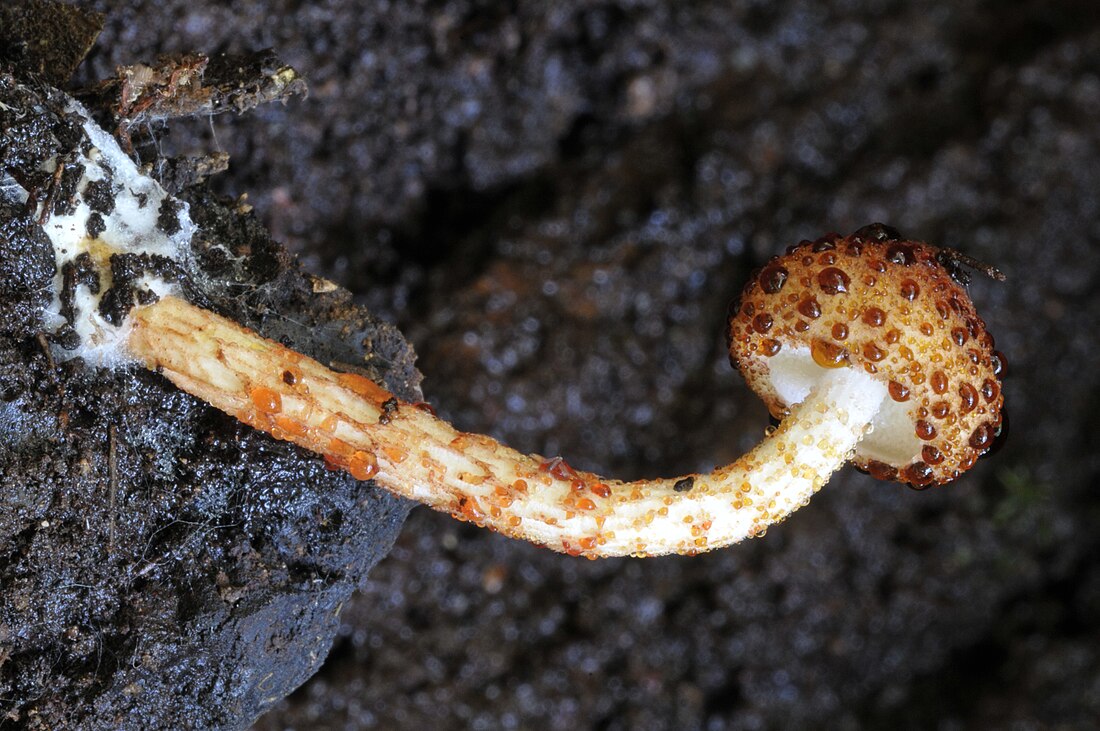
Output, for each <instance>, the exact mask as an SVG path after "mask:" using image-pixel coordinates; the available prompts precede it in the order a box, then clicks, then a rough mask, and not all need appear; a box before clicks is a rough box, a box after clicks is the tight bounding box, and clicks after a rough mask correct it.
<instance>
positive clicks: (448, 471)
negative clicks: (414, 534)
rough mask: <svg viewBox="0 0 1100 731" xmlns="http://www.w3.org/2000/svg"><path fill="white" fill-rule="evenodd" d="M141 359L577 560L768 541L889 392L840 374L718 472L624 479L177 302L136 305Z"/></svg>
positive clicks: (135, 342)
mask: <svg viewBox="0 0 1100 731" xmlns="http://www.w3.org/2000/svg"><path fill="white" fill-rule="evenodd" d="M133 318H134V324H133V329H132V332H131V334H130V338H129V349H130V350H131V352H132V353H133V354H134V355H135V356H136V357H137V358H139V359H141V360H142V361H143V362H144V363H145V365H146V366H147V367H149V368H151V369H155V370H157V371H158V372H160V373H162V374H163V375H164V376H166V377H167V378H168V379H169V380H171V381H172V382H173V383H175V384H176V385H177V386H179V387H180V388H182V389H183V390H185V391H187V392H189V393H191V394H194V395H195V396H198V397H199V398H201V399H203V400H204V401H206V402H208V403H210V404H211V405H213V406H215V407H217V408H218V409H221V410H222V411H224V412H226V413H228V414H231V415H233V416H235V417H237V418H238V419H240V420H241V421H243V422H245V423H247V424H250V425H252V426H254V427H256V428H258V429H262V430H263V431H265V432H268V433H270V434H271V435H273V436H274V437H276V438H278V439H285V440H288V441H291V442H294V443H295V444H298V445H301V446H303V447H305V448H306V449H309V450H312V451H314V452H317V453H319V454H322V455H324V457H325V459H326V460H327V461H328V462H329V463H330V464H332V465H335V466H339V467H341V468H344V469H346V470H347V471H348V472H350V473H351V474H352V475H353V476H354V477H356V478H358V479H373V480H375V481H376V482H377V483H378V484H379V485H381V486H383V487H385V488H386V489H388V490H390V491H392V492H394V493H396V494H398V495H403V496H405V497H408V498H411V499H413V500H416V501H417V502H421V503H424V504H426V505H430V506H431V507H433V508H435V509H437V510H442V511H445V512H449V513H452V514H453V515H455V517H458V518H461V519H465V520H469V521H472V522H474V523H477V524H479V525H483V526H487V527H490V528H492V529H494V530H497V531H500V532H501V533H504V534H506V535H508V536H512V537H515V538H523V539H525V540H529V541H533V542H535V543H539V544H544V545H546V546H549V547H550V548H553V549H555V550H559V551H565V552H567V553H571V554H575V555H586V556H590V557H596V556H620V555H658V554H665V553H698V552H702V551H706V550H710V549H713V548H718V547H720V546H725V545H729V544H731V543H736V542H737V541H740V540H742V539H744V538H749V537H752V536H756V535H760V534H761V533H763V532H764V530H765V529H766V528H767V526H769V525H771V524H773V523H775V522H777V521H779V520H782V519H783V518H785V517H786V516H787V515H789V514H790V513H791V512H793V511H794V510H797V509H798V508H799V507H801V506H802V505H804V504H805V503H806V502H807V501H808V500H809V499H810V497H811V495H813V493H814V492H816V491H817V490H818V489H820V488H821V486H822V485H824V483H825V481H826V480H827V479H828V478H829V475H831V474H832V473H833V472H834V471H835V470H836V469H837V468H839V467H840V466H841V465H842V464H843V463H844V462H845V460H846V459H847V458H848V456H849V454H850V453H851V451H852V449H853V448H854V447H855V445H856V443H857V442H858V441H859V440H860V438H862V436H863V435H864V433H865V432H866V431H867V429H868V425H869V424H870V422H871V420H872V418H874V415H875V413H876V412H877V411H878V408H879V405H880V404H881V403H882V400H883V398H884V397H885V395H886V388H885V386H883V385H882V384H880V383H879V382H878V381H875V380H874V379H872V378H871V377H870V376H868V375H867V374H865V373H863V372H862V371H861V370H857V369H851V368H838V369H835V370H832V371H829V372H828V373H827V375H825V376H824V377H823V378H822V380H821V382H820V383H819V385H818V387H817V388H816V389H815V390H814V391H813V393H811V395H810V396H809V397H808V398H807V399H806V400H805V401H803V402H802V403H801V404H799V405H797V406H796V407H794V408H793V409H792V411H791V413H790V414H789V415H788V416H787V417H786V418H785V419H783V422H782V423H781V424H780V426H779V427H778V428H777V429H776V430H775V431H774V433H772V434H771V435H769V436H767V437H765V439H764V441H763V442H762V443H761V444H760V445H758V446H757V447H756V448H754V449H753V450H752V451H750V452H749V453H748V454H746V455H745V456H743V457H741V458H740V459H738V460H737V461H736V462H734V463H732V464H730V465H727V466H725V467H721V468H719V469H716V470H714V471H713V472H710V473H708V474H700V475H690V476H686V477H681V478H673V479H657V480H640V481H636V482H621V481H618V480H608V479H604V478H602V477H600V476H599V475H595V474H592V473H589V472H583V471H580V470H573V469H572V468H570V467H569V466H568V465H567V464H566V463H565V462H564V461H562V460H561V459H559V458H553V459H545V458H542V457H533V456H528V455H524V454H521V453H519V452H517V451H515V450H513V449H510V448H508V447H506V446H504V445H502V444H500V443H499V442H497V441H495V440H493V439H491V438H489V437H486V436H482V435H479V434H468V433H464V432H460V431H458V430H456V429H455V428H454V427H452V426H451V425H450V424H448V423H446V422H444V421H442V420H440V419H439V418H437V417H436V416H435V415H434V414H432V413H430V411H428V410H426V409H424V408H421V407H420V406H418V405H415V404H410V403H406V402H402V401H399V400H398V399H396V398H395V397H394V396H393V394H391V393H390V392H388V391H386V390H385V389H383V388H381V387H380V386H378V385H376V384H375V383H374V382H372V381H370V380H369V379H367V378H364V377H362V376H359V375H354V374H347V373H337V372H335V371H332V370H330V369H329V368H326V367H325V366H323V365H321V364H320V363H318V362H317V361H315V360H313V359H311V358H308V357H306V356H303V355H301V354H300V353H297V352H295V351H292V350H290V349H288V348H286V347H284V346H282V345H280V344H278V343H275V342H273V341H270V340H266V339H264V338H262V337H260V336H259V335H257V334H256V333H254V332H252V331H250V330H247V329H245V328H242V327H241V326H239V325H237V324H236V323H234V322H232V321H230V320H227V319H225V318H222V317H220V316H217V315H215V314H213V313H211V312H208V311H206V310H202V309H200V308H197V307H195V306H193V305H190V304H188V303H187V302H185V301H183V300H181V299H179V298H177V297H172V296H168V297H164V298H163V299H161V300H160V301H159V302H158V303H156V304H153V305H150V306H148V307H143V308H139V309H136V310H135V311H134V312H133Z"/></svg>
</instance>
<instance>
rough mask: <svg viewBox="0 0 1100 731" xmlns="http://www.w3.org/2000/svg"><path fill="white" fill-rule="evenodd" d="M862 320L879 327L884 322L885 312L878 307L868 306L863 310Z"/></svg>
mask: <svg viewBox="0 0 1100 731" xmlns="http://www.w3.org/2000/svg"><path fill="white" fill-rule="evenodd" d="M863 322H865V323H866V324H867V325H870V326H871V327H879V326H881V325H882V323H884V322H886V313H885V312H883V311H882V309H881V308H879V307H868V308H867V309H866V310H864V311H863Z"/></svg>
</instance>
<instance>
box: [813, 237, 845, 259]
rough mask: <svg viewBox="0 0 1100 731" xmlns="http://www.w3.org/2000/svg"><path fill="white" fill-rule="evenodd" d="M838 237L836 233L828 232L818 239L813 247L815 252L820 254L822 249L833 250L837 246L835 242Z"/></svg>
mask: <svg viewBox="0 0 1100 731" xmlns="http://www.w3.org/2000/svg"><path fill="white" fill-rule="evenodd" d="M836 238H838V237H837V235H836V234H827V235H825V236H822V237H821V238H820V239H816V240H815V241H814V243H813V246H812V247H811V249H812V250H813V252H814V253H815V254H819V253H821V252H822V251H832V250H833V249H835V248H836V244H835V243H833V241H834V239H836Z"/></svg>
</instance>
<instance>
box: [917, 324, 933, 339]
mask: <svg viewBox="0 0 1100 731" xmlns="http://www.w3.org/2000/svg"><path fill="white" fill-rule="evenodd" d="M920 332H921V335H923V336H924V337H926V338H927V337H931V336H932V333H933V332H934V330H933V329H932V323H930V322H922V323H921V324H920Z"/></svg>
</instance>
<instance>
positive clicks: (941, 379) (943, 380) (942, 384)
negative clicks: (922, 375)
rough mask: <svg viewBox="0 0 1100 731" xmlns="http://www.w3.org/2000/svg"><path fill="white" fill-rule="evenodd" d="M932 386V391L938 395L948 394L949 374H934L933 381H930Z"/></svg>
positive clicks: (937, 372)
mask: <svg viewBox="0 0 1100 731" xmlns="http://www.w3.org/2000/svg"><path fill="white" fill-rule="evenodd" d="M929 383H931V384H932V390H933V391H934V392H936V393H947V385H948V383H947V374H946V373H944V372H943V371H936V372H935V373H933V374H932V380H931V381H929Z"/></svg>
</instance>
